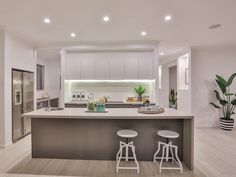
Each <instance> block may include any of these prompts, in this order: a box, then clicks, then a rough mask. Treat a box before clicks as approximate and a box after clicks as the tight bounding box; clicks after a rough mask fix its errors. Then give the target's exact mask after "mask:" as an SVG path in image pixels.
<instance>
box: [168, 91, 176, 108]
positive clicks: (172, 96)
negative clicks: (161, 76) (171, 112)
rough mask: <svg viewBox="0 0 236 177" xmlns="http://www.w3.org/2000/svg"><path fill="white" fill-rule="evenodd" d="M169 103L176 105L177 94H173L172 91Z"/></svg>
mask: <svg viewBox="0 0 236 177" xmlns="http://www.w3.org/2000/svg"><path fill="white" fill-rule="evenodd" d="M169 102H170V103H171V105H176V102H177V92H175V90H174V89H171V90H170V95H169Z"/></svg>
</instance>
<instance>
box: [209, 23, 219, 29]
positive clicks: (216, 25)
mask: <svg viewBox="0 0 236 177" xmlns="http://www.w3.org/2000/svg"><path fill="white" fill-rule="evenodd" d="M221 26H222V25H221V24H214V25H211V26H209V27H208V28H209V29H217V28H220V27H221Z"/></svg>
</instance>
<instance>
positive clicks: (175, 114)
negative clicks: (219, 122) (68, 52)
mask: <svg viewBox="0 0 236 177" xmlns="http://www.w3.org/2000/svg"><path fill="white" fill-rule="evenodd" d="M85 110H86V109H85V108H65V109H64V110H59V111H45V110H44V109H40V110H36V111H33V112H29V113H26V114H23V115H22V117H31V118H71V119H193V115H191V114H187V113H184V112H182V111H177V110H175V109H171V108H165V112H164V113H160V114H141V113H138V112H137V108H109V109H108V112H107V113H88V112H85Z"/></svg>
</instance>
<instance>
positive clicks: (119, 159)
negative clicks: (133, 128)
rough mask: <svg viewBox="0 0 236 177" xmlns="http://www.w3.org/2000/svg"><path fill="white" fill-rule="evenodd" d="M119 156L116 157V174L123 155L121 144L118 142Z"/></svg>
mask: <svg viewBox="0 0 236 177" xmlns="http://www.w3.org/2000/svg"><path fill="white" fill-rule="evenodd" d="M119 151H120V154H119V157H118V162H117V164H116V173H118V172H119V165H120V161H121V158H122V154H123V147H122V146H121V142H120V150H119Z"/></svg>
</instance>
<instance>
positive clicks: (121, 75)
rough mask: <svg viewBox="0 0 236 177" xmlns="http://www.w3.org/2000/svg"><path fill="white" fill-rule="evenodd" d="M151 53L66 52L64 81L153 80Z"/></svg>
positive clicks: (152, 55) (152, 54)
mask: <svg viewBox="0 0 236 177" xmlns="http://www.w3.org/2000/svg"><path fill="white" fill-rule="evenodd" d="M153 61H154V53H153V51H121V52H117V51H115V52H114V51H112V52H76V53H75V52H73V53H72V52H71V53H70V52H67V53H66V55H65V80H122V79H154V78H155V77H154V74H153V73H154V72H153V71H154V69H153Z"/></svg>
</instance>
